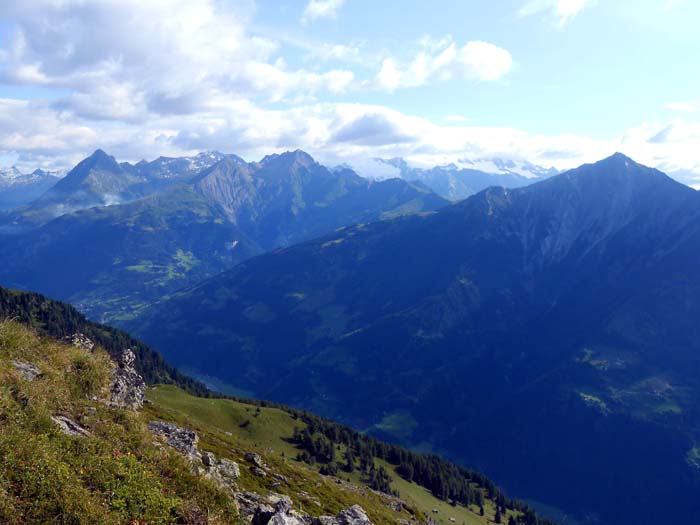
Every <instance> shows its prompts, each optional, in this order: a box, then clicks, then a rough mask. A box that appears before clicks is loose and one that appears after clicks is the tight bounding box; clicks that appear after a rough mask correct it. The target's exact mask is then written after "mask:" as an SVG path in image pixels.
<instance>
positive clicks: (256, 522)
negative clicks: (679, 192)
mask: <svg viewBox="0 0 700 525" xmlns="http://www.w3.org/2000/svg"><path fill="white" fill-rule="evenodd" d="M274 515H275V509H273V508H272V507H270V506H269V505H260V506H258V508H256V509H255V514H253V520H252V521H251V522H250V524H251V525H267V524H268V523H270V520H271V519H272V516H274Z"/></svg>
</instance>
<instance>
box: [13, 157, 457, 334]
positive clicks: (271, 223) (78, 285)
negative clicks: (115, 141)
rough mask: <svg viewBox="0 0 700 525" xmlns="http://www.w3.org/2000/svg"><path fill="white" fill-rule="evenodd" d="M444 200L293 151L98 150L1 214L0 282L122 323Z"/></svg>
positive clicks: (403, 183)
mask: <svg viewBox="0 0 700 525" xmlns="http://www.w3.org/2000/svg"><path fill="white" fill-rule="evenodd" d="M112 201H113V202H112ZM445 204H447V201H446V200H444V199H442V198H441V197H439V196H437V195H435V194H434V193H432V192H430V191H429V190H428V189H426V188H425V187H423V186H421V185H418V184H414V183H409V182H406V181H403V180H400V179H395V180H388V181H381V182H374V181H369V180H367V179H364V178H362V177H359V176H358V175H357V174H355V173H354V172H352V171H350V170H341V171H333V172H331V171H329V170H328V169H326V168H325V167H323V166H322V165H320V164H318V163H317V162H315V161H314V160H313V159H312V158H311V157H310V156H309V155H307V154H306V153H304V152H301V151H296V152H288V153H284V154H281V155H271V156H268V157H265V158H264V159H263V160H262V161H260V162H257V163H245V162H244V161H243V160H242V159H240V158H239V157H236V156H234V155H223V154H215V153H208V154H202V155H199V156H197V157H195V158H194V159H163V158H161V159H157V160H156V161H153V162H151V163H139V164H137V165H136V166H132V165H130V164H124V163H122V164H120V163H118V162H117V161H116V160H115V159H114V158H113V157H111V156H109V155H107V154H106V153H105V152H103V151H101V150H98V151H96V152H95V153H94V154H93V155H91V156H90V157H88V158H86V159H85V160H83V161H82V162H80V163H79V164H78V165H77V166H76V167H75V168H74V169H73V170H71V171H70V172H69V173H68V175H66V177H65V178H63V179H61V180H60V181H59V182H58V183H57V184H56V185H55V186H54V187H53V188H51V189H50V190H49V191H47V192H46V193H45V194H44V195H42V196H41V197H40V198H39V199H38V200H36V201H34V202H33V203H31V204H29V205H27V206H25V207H24V208H20V209H18V210H14V211H13V212H12V213H11V214H10V216H9V218H8V219H7V220H6V222H5V229H4V232H5V235H4V237H3V238H2V239H0V242H2V244H3V247H4V250H3V253H2V254H0V279H1V280H2V282H4V283H5V284H7V285H11V286H13V287H17V288H22V289H28V290H39V291H41V292H43V293H46V294H49V295H51V296H53V297H57V298H60V299H64V300H68V301H70V302H71V303H73V304H76V305H77V306H79V307H80V308H81V309H82V310H83V311H85V312H86V313H88V314H89V315H91V316H93V317H95V318H99V319H101V320H109V319H123V318H128V317H131V316H133V315H134V314H135V312H137V311H138V310H139V309H140V308H142V307H143V306H144V305H147V304H149V303H150V302H152V301H154V300H156V299H159V298H162V296H164V295H166V294H168V293H171V292H173V291H175V290H177V289H179V288H181V287H183V286H185V285H188V284H193V283H195V282H197V281H199V280H201V279H203V278H205V277H209V276H212V275H214V274H216V273H218V272H221V271H223V270H225V269H228V268H230V267H232V266H233V265H234V264H236V263H238V262H241V261H243V260H245V259H247V258H249V257H251V256H253V255H257V254H260V253H263V252H264V251H268V250H272V249H275V248H278V247H281V246H288V245H290V244H292V243H295V242H300V241H303V240H307V239H310V238H312V237H314V236H318V235H321V234H323V233H327V232H329V231H333V230H334V229H336V228H338V227H341V226H346V225H350V224H355V223H361V222H368V221H375V220H379V219H382V218H386V217H393V216H398V215H402V214H406V213H416V212H422V211H432V210H435V209H437V208H439V207H441V206H443V205H445ZM54 216H57V217H55V218H53V217H54ZM55 261H61V264H60V265H56V264H55Z"/></svg>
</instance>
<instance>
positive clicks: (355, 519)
mask: <svg viewBox="0 0 700 525" xmlns="http://www.w3.org/2000/svg"><path fill="white" fill-rule="evenodd" d="M311 523H312V525H374V524H373V523H372V521H371V520H370V519H369V517H368V516H367V514H366V513H365V511H364V509H363V508H362V507H360V506H359V505H353V506H352V507H349V508H347V509H345V510H343V511H341V512H340V513H338V515H337V516H335V517H333V516H320V517H318V518H313V520H312V521H311Z"/></svg>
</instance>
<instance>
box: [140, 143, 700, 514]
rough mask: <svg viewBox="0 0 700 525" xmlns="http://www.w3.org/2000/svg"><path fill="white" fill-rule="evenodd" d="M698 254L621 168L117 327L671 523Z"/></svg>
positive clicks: (509, 194) (313, 245) (698, 243)
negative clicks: (666, 503)
mask: <svg viewBox="0 0 700 525" xmlns="http://www.w3.org/2000/svg"><path fill="white" fill-rule="evenodd" d="M698 260H700V198H699V195H698V194H697V192H695V191H693V190H691V189H690V188H687V187H685V186H683V185H681V184H679V183H677V182H675V181H673V180H671V179H670V178H668V177H667V176H666V175H664V174H663V173H661V172H659V171H657V170H653V169H650V168H646V167H644V166H641V165H639V164H636V163H635V162H634V161H632V160H631V159H629V158H626V157H624V156H623V155H619V154H618V155H615V156H613V157H611V158H609V159H605V160H603V161H601V162H599V163H596V164H593V165H586V166H582V167H581V168H578V169H576V170H572V171H570V172H567V173H564V174H561V175H557V176H554V177H552V178H550V179H548V180H546V181H543V182H540V183H537V184H533V185H531V186H528V187H525V188H519V189H513V190H505V189H502V188H492V189H489V190H486V191H484V192H482V193H480V194H477V195H475V196H473V197H470V198H469V199H467V200H465V201H463V202H461V203H458V204H456V205H453V206H449V207H447V208H443V209H441V210H439V211H437V212H435V213H433V214H429V215H421V216H417V215H414V216H407V217H402V218H398V219H395V220H389V221H381V222H376V223H371V224H362V225H357V226H354V227H350V228H345V229H343V230H340V231H337V232H335V233H333V234H331V235H328V236H325V237H323V238H320V239H318V240H315V241H312V242H308V243H304V244H300V245H296V246H293V247H291V248H288V249H285V250H278V251H276V252H273V253H270V254H267V255H264V256H261V257H257V258H255V259H252V260H250V261H248V262H246V263H243V264H241V265H239V266H237V267H236V268H234V269H233V270H231V271H228V272H225V273H223V274H222V275H220V276H217V277H215V278H213V279H210V280H208V281H205V282H203V283H201V284H200V285H198V286H195V287H192V288H191V289H188V290H185V291H183V292H182V293H180V294H178V295H177V296H175V297H173V298H172V299H171V300H169V301H166V302H164V303H163V304H162V305H159V306H156V307H155V308H153V309H152V310H151V311H150V312H147V313H146V315H144V316H143V317H142V318H141V319H140V321H139V322H138V323H134V325H133V330H134V331H135V333H138V334H139V335H140V336H142V337H143V338H144V339H145V340H146V341H147V342H149V344H151V345H153V347H154V348H157V349H159V350H161V351H163V353H164V354H165V355H166V356H167V358H168V359H170V360H171V361H172V362H173V363H174V364H175V365H176V366H182V367H185V366H187V367H188V369H189V370H193V371H197V372H198V373H199V374H201V377H202V378H207V380H211V379H210V378H211V377H212V376H213V377H215V378H216V379H218V381H219V383H218V384H219V385H231V386H232V387H237V388H241V389H245V390H246V391H248V392H252V393H253V394H254V395H255V396H256V397H262V398H265V399H277V400H285V402H287V403H292V404H294V405H295V406H302V407H306V408H308V409H311V410H314V411H315V412H317V413H320V414H323V415H326V416H329V417H332V418H334V419H338V420H341V421H343V422H345V423H349V424H351V425H352V426H355V427H357V428H362V429H366V430H367V431H369V432H371V433H373V434H374V435H377V436H381V437H383V438H385V439H390V440H393V441H397V442H400V443H402V444H405V445H410V446H413V447H426V448H430V449H432V450H436V451H440V452H441V453H443V454H447V455H448V456H449V457H450V458H451V459H453V460H457V461H459V462H460V463H462V464H466V465H470V466H476V467H478V468H479V469H480V470H483V471H485V472H488V473H489V474H491V475H493V476H496V477H497V478H498V479H500V480H505V481H506V482H507V483H508V487H509V489H511V490H513V491H514V492H516V493H518V494H525V495H527V496H528V497H529V498H532V499H533V500H537V501H543V502H546V503H549V504H552V505H554V506H556V507H559V508H561V509H563V510H565V511H566V512H568V513H570V514H576V515H577V516H578V518H579V519H580V520H581V521H585V520H593V519H595V520H597V522H598V523H605V524H611V525H612V524H617V523H628V522H634V523H639V524H648V525H653V524H656V523H659V522H663V521H664V520H670V521H671V522H680V521H682V519H684V516H687V515H690V514H693V513H697V512H700V506H699V504H698V500H697V490H698V488H700V470H698V464H699V462H698V448H699V446H700V413H699V412H698V408H697V407H698V399H700V382H699V380H698V378H699V377H700V361H699V360H698V356H699V355H700V346H699V344H700V343H699V342H700V328H699V327H700V325H699V324H698V323H697V319H698V317H699V316H700V309H699V306H700V303H698V301H697V297H698V293H700V280H699V279H698V272H697V261H698ZM193 348H196V349H197V351H196V352H193V351H192V349H193ZM504 450H508V451H513V454H510V453H509V454H508V455H507V456H504V454H503V451H504ZM562 472H566V482H565V483H562V482H561V480H560V475H561V473H562ZM533 473H536V475H535V476H534V478H533V476H532V475H533ZM670 499H673V501H674V504H673V505H672V507H671V508H666V507H663V506H660V505H659V502H662V501H669V500H670ZM630 513H632V514H630Z"/></svg>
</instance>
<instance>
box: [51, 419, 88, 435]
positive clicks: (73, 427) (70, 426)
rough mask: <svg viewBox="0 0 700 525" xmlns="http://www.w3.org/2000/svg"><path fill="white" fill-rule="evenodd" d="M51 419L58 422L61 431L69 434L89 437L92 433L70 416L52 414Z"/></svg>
mask: <svg viewBox="0 0 700 525" xmlns="http://www.w3.org/2000/svg"><path fill="white" fill-rule="evenodd" d="M51 421H53V422H54V423H56V425H58V428H59V429H60V430H61V432H63V433H64V434H66V435H68V436H80V437H88V436H91V435H92V434H90V432H89V431H88V430H87V429H86V428H85V427H83V426H81V425H80V424H78V423H76V422H75V421H73V420H72V419H70V418H69V417H66V416H63V415H55V416H51Z"/></svg>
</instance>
